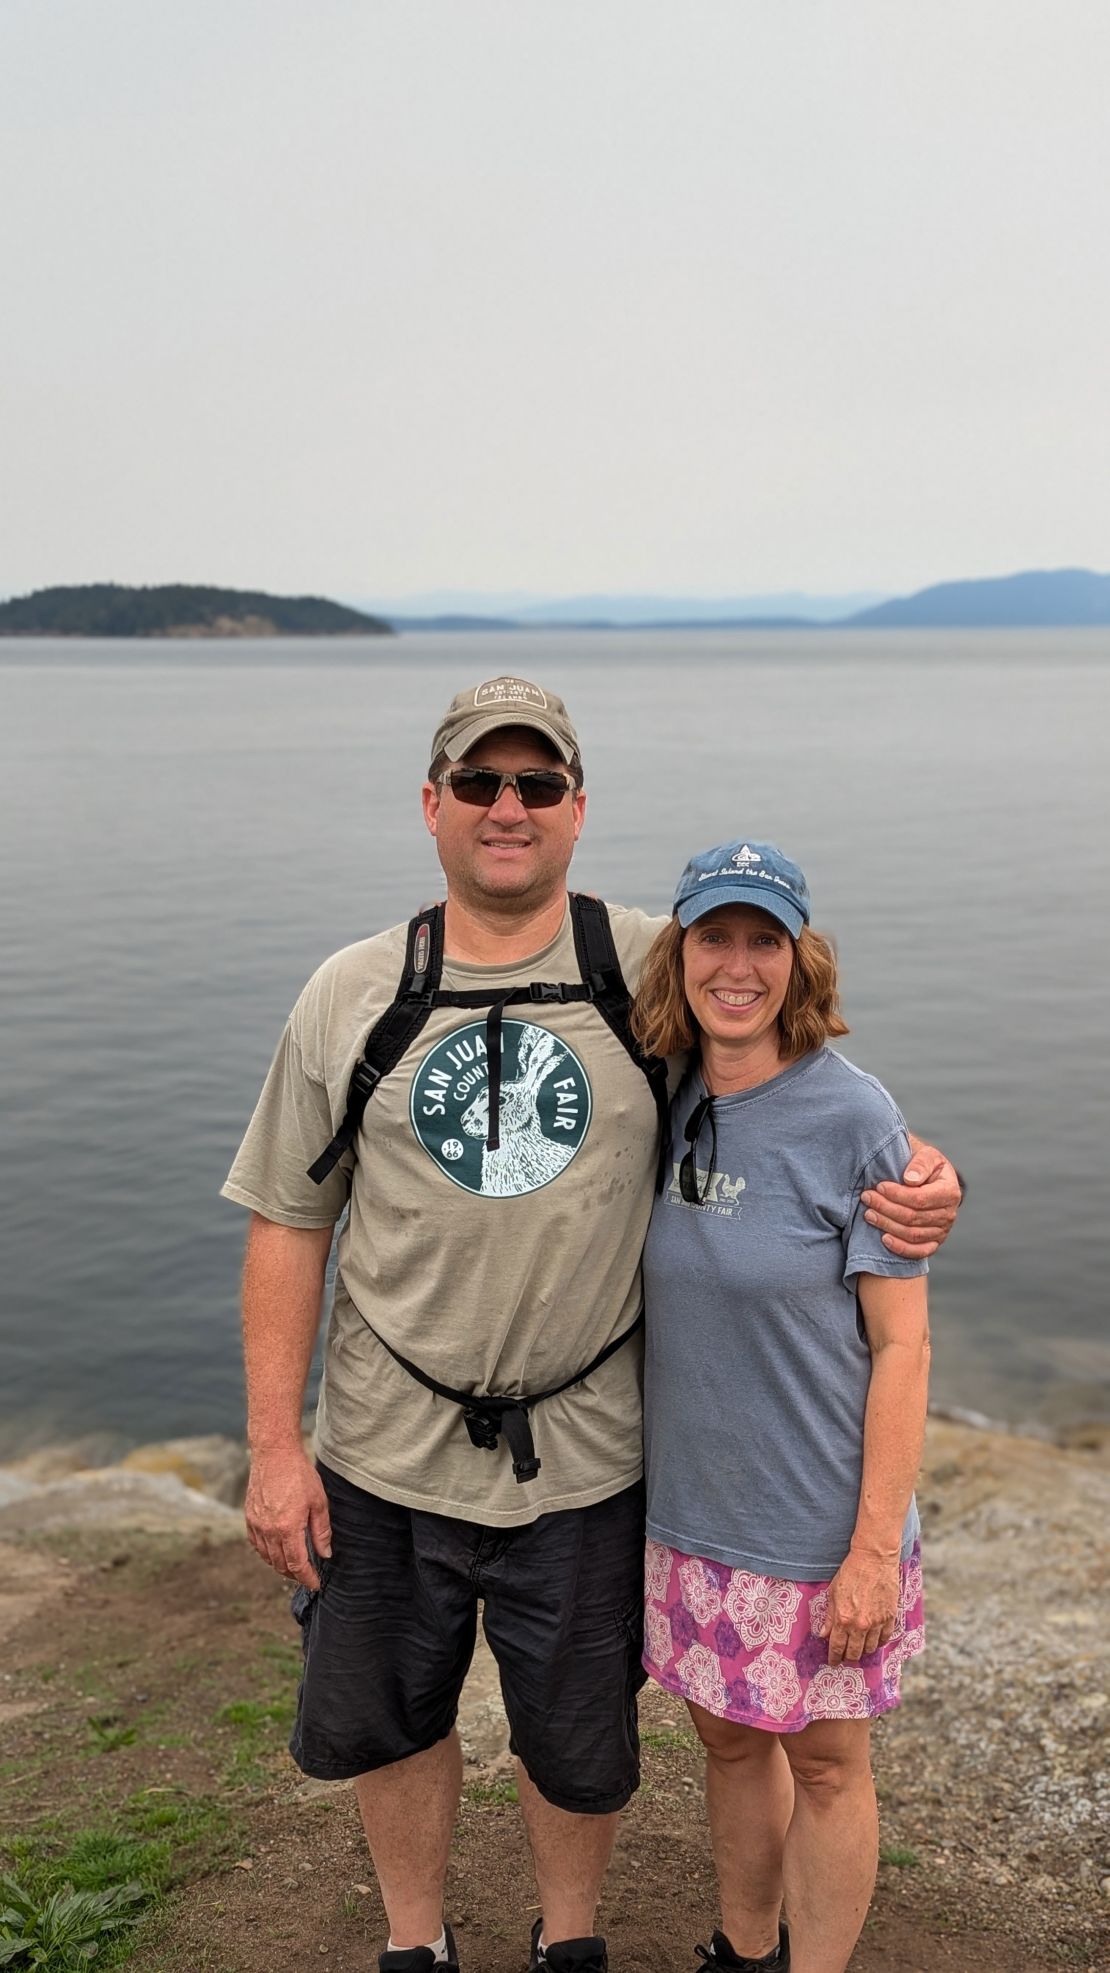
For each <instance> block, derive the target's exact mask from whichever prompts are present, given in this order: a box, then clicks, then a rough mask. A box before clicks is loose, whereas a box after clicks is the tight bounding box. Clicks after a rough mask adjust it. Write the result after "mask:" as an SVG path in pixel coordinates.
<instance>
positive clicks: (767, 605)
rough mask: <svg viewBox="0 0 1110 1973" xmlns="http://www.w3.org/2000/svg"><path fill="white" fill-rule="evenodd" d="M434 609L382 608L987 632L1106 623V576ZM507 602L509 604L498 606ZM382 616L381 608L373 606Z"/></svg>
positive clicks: (401, 623)
mask: <svg viewBox="0 0 1110 1973" xmlns="http://www.w3.org/2000/svg"><path fill="white" fill-rule="evenodd" d="M433 600H434V601H440V600H442V603H443V607H442V608H441V609H438V610H437V609H434V608H429V609H426V610H419V611H412V612H411V613H408V612H406V611H403V610H396V609H392V610H385V611H384V612H383V613H384V614H386V615H388V616H389V619H390V621H391V622H392V624H393V625H394V628H395V629H397V630H400V631H405V630H490V631H493V630H524V629H528V630H540V629H544V628H547V629H559V630H631V629H636V630H775V629H778V630H803V629H807V630H821V629H829V630H831V629H838V630H846V629H851V630H870V629H876V630H881V629H930V628H934V629H951V630H957V629H960V630H977V629H978V630H988V629H1021V628H1023V627H1027V628H1036V627H1041V628H1049V627H1059V628H1061V629H1062V628H1065V627H1069V626H1071V627H1075V626H1080V625H1084V624H1087V625H1097V624H1101V625H1110V575H1094V574H1092V572H1091V571H1090V570H1089V569H1049V570H1027V571H1025V572H1023V573H1022V574H1019V575H1010V576H990V577H985V578H982V579H980V580H973V581H968V582H943V583H937V584H934V585H933V586H932V587H931V588H929V589H919V590H917V591H916V592H915V593H914V594H913V595H912V596H899V597H887V598H885V599H881V600H878V601H876V600H875V598H874V597H873V596H870V595H865V596H863V597H861V596H858V595H857V596H841V597H831V596H809V595H807V594H806V593H805V592H804V591H787V592H785V593H780V594H777V595H773V596H745V597H734V598H721V599H718V600H716V601H712V600H711V601H707V600H706V599H704V598H702V599H700V600H691V599H689V598H686V597H666V596H578V597H570V598H565V599H563V600H562V601H554V602H549V603H538V602H535V601H534V600H531V601H529V600H526V599H524V598H520V599H519V600H517V601H516V602H515V603H514V604H512V605H511V607H510V608H508V609H506V610H505V611H504V613H503V614H502V612H501V611H499V610H496V609H492V608H491V607H490V605H491V604H492V603H494V602H496V600H497V599H496V598H490V597H485V596H482V597H475V598H474V599H473V606H472V607H471V608H467V607H466V599H465V596H461V595H460V594H459V592H453V593H452V592H448V593H447V594H445V595H443V596H442V599H440V598H435V599H433V598H430V597H429V598H427V599H425V598H419V599H416V598H414V599H412V601H413V602H416V601H419V602H421V603H424V602H425V601H426V602H428V603H432V602H433ZM506 601H509V599H506ZM378 607H379V608H381V607H382V606H380V605H379V606H378Z"/></svg>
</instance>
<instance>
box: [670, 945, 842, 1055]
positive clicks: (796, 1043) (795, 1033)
mask: <svg viewBox="0 0 1110 1973" xmlns="http://www.w3.org/2000/svg"><path fill="white" fill-rule="evenodd" d="M685 936H686V934H685V932H684V930H683V928H682V926H681V925H680V924H679V922H678V919H677V918H672V919H671V922H670V924H669V925H668V926H667V928H666V930H665V931H662V932H660V934H659V937H658V938H657V939H656V941H655V944H654V945H653V946H652V948H651V950H650V952H649V953H648V956H647V958H646V959H645V961H644V969H643V972H642V973H641V974H640V985H639V990H638V992H637V994H636V998H635V1000H634V1001H633V1003H632V1032H633V1034H634V1035H635V1037H636V1039H637V1041H638V1042H639V1044H640V1046H641V1048H643V1049H646V1051H647V1053H648V1054H649V1055H681V1054H682V1052H683V1050H684V1049H687V1048H692V1047H693V1046H694V1043H695V1041H696V1039H697V1023H696V1022H695V1020H694V1017H693V1015H692V1014H691V1012H690V1003H689V1001H688V1000H687V998H686V991H685V988H684V987H683V984H682V943H683V940H684V938H685ZM779 1026H780V1028H781V1029H782V1052H783V1055H784V1057H785V1059H786V1060H787V1061H788V1062H794V1061H796V1060H797V1058H798V1056H799V1055H808V1054H809V1053H810V1051H811V1049H814V1048H820V1047H821V1045H822V1043H823V1042H826V1041H832V1040H835V1039H836V1038H837V1037H838V1036H839V1035H842V1034H847V1033H848V1024H847V1022H846V1021H845V1020H844V1019H843V1017H842V1015H841V1012H840V991H839V987H838V985H837V978H836V953H835V951H834V949H833V946H832V942H831V940H829V939H827V938H826V937H825V935H824V933H823V932H812V931H811V930H810V928H809V926H808V925H803V926H802V929H801V932H800V933H799V935H798V937H797V938H796V939H795V940H794V966H793V970H792V971H791V974H790V985H789V986H788V987H787V989H786V999H785V1000H784V1001H783V1003H782V1011H781V1013H780V1014H779Z"/></svg>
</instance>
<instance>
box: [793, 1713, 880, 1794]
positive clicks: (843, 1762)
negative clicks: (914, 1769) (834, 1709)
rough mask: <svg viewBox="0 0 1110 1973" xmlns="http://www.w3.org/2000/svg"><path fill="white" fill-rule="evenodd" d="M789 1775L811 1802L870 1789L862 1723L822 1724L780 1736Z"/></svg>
mask: <svg viewBox="0 0 1110 1973" xmlns="http://www.w3.org/2000/svg"><path fill="white" fill-rule="evenodd" d="M783 1746H784V1748H785V1750H786V1758H787V1760H788V1761H789V1763H790V1771H791V1773H792V1775H793V1777H794V1781H795V1783H796V1785H797V1786H798V1787H799V1788H803V1789H804V1790H805V1792H806V1794H807V1795H809V1796H810V1797H811V1798H812V1799H815V1800H833V1799H834V1798H836V1797H837V1796H839V1795H843V1794H846V1793H850V1792H851V1791H852V1790H853V1789H855V1788H858V1787H859V1786H860V1785H861V1784H863V1785H866V1786H868V1787H869V1786H870V1785H871V1735H870V1732H869V1723H868V1721H866V1720H822V1721H820V1722H817V1723H815V1724H814V1725H813V1726H808V1727H805V1728H804V1729H803V1731H802V1732H801V1733H792V1734H789V1735H784V1736H783Z"/></svg>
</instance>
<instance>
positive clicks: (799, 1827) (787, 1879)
mask: <svg viewBox="0 0 1110 1973" xmlns="http://www.w3.org/2000/svg"><path fill="white" fill-rule="evenodd" d="M782 1744H783V1749H784V1752H785V1755H786V1759H787V1760H788V1761H789V1763H790V1770H791V1773H792V1775H793V1777H794V1814H793V1816H792V1817H791V1820H790V1828H789V1830H788V1831H787V1836H786V1848H785V1851H784V1854H783V1880H784V1884H785V1890H786V1909H787V1915H788V1917H789V1919H790V1956H791V1965H792V1968H793V1973H844V1969H845V1967H846V1966H847V1964H848V1961H849V1959H850V1958H851V1955H852V1947H853V1946H854V1945H855V1943H856V1940H857V1939H858V1937H859V1935H860V1929H861V1927H862V1925H863V1921H864V1919H865V1917H866V1916H867V1907H868V1904H869V1903H870V1901H871V1893H872V1891H873V1890H874V1888H875V1871H876V1868H877V1865H878V1858H879V1818H878V1810H877V1808H876V1804H875V1784H874V1782H873V1781H872V1779H871V1725H870V1721H869V1720H817V1721H815V1722H814V1724H813V1725H812V1726H807V1727H805V1728H804V1729H803V1730H802V1732H801V1733H790V1734H784V1735H783V1741H782Z"/></svg>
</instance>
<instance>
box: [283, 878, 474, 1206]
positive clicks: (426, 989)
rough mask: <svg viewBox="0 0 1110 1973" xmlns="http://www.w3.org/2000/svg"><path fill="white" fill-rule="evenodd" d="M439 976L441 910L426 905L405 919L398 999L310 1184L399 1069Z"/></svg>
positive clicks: (331, 1164) (373, 1033)
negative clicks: (381, 1088) (406, 928)
mask: <svg viewBox="0 0 1110 1973" xmlns="http://www.w3.org/2000/svg"><path fill="white" fill-rule="evenodd" d="M442 976H443V906H442V904H430V905H428V906H427V908H426V909H425V910H423V911H418V912H417V914H416V917H415V918H412V919H410V921H409V929H408V939H407V941H406V944H405V964H404V970H403V972H402V974H401V979H400V983H399V985H398V988H397V996H396V999H394V1000H393V1001H392V1002H391V1003H390V1005H389V1006H388V1007H387V1008H386V1010H385V1013H384V1014H383V1015H382V1017H381V1019H380V1020H379V1021H376V1022H375V1023H374V1026H373V1027H372V1028H371V1030H370V1032H369V1034H368V1035H367V1037H366V1042H365V1045H364V1047H363V1051H362V1060H361V1061H360V1062H358V1063H357V1064H356V1066H355V1070H354V1074H353V1075H352V1077H351V1080H350V1083H349V1085H348V1088H347V1108H346V1111H345V1113H344V1117H343V1122H342V1123H341V1124H340V1126H339V1129H338V1130H337V1131H336V1133H335V1136H334V1137H333V1138H332V1140H331V1143H330V1144H329V1145H327V1146H326V1147H325V1149H324V1150H323V1151H321V1153H320V1156H319V1157H318V1158H317V1159H316V1161H315V1163H313V1164H311V1165H309V1168H308V1176H309V1178H310V1179H311V1180H312V1182H313V1184H314V1185H322V1184H323V1182H324V1180H325V1178H327V1176H328V1173H329V1172H332V1171H334V1170H335V1167H336V1165H337V1164H338V1163H339V1160H340V1158H341V1157H342V1156H343V1153H344V1152H345V1151H349V1150H350V1148H351V1145H352V1144H353V1143H354V1141H355V1138H356V1137H357V1136H358V1132H359V1126H360V1125H361V1123H362V1119H363V1117H364V1115H365V1114H366V1105H367V1104H368V1103H369V1101H370V1098H371V1097H372V1096H373V1094H374V1091H375V1090H376V1089H377V1087H378V1084H379V1083H380V1082H382V1081H383V1080H384V1078H385V1077H386V1076H387V1075H389V1074H390V1073H391V1072H392V1071H393V1070H394V1069H395V1068H396V1067H397V1064H398V1062H399V1061H400V1059H401V1057H402V1055H403V1054H404V1052H405V1050H406V1048H408V1047H409V1046H410V1045H411V1044H412V1042H414V1041H415V1040H416V1037H417V1035H418V1034H419V1033H420V1030H421V1028H422V1027H423V1026H424V1024H425V1022H426V1021H427V1019H428V1016H429V1014H430V1013H431V1011H432V1008H433V1007H434V1005H435V997H436V992H437V989H438V987H439V982H440V979H441V978H442Z"/></svg>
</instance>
